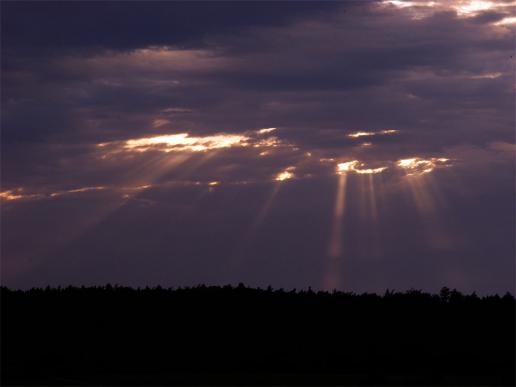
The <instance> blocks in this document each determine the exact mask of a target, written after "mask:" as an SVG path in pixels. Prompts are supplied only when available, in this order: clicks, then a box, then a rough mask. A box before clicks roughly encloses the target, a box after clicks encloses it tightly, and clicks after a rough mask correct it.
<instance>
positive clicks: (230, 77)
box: [1, 0, 516, 293]
mask: <svg viewBox="0 0 516 387" xmlns="http://www.w3.org/2000/svg"><path fill="white" fill-rule="evenodd" d="M1 7H2V13H1V18H2V20H1V22H2V23H1V26H2V42H1V43H2V48H1V50H2V52H1V54H2V55H1V56H2V58H1V61H2V62H1V65H2V79H1V86H2V88H1V93H2V95H1V97H2V104H1V109H2V111H1V113H2V116H1V129H2V130H1V136H2V137H1V151H2V152H1V167H2V171H1V172H2V175H1V184H2V185H1V191H2V192H1V196H2V209H1V222H2V223H1V253H2V254H1V264H2V272H1V276H2V283H3V284H4V285H7V286H11V287H21V288H26V287H31V286H45V285H47V284H50V285H58V284H60V285H68V284H74V285H83V284H84V285H92V284H105V283H107V282H110V283H118V284H124V285H133V286H145V285H157V284H161V285H162V286H185V285H197V284H200V283H206V284H227V283H232V284H235V283H238V282H244V283H245V284H247V285H250V286H262V287H264V286H268V285H271V286H273V287H276V288H279V287H283V288H286V289H291V288H298V289H299V288H307V287H308V286H311V287H312V288H315V289H333V288H338V289H341V290H346V291H355V292H363V291H371V292H372V291H374V292H383V291H384V290H385V289H387V288H389V289H397V290H405V289H409V288H417V289H423V290H427V291H437V290H438V289H440V287H442V286H448V287H452V288H453V287H455V288H457V289H459V290H462V291H466V292H471V291H477V292H479V293H493V292H498V293H503V292H506V291H510V292H514V279H515V263H514V254H515V240H514V235H515V226H514V214H515V203H514V196H515V195H514V194H515V178H514V176H515V150H516V146H515V132H514V130H515V109H514V106H515V105H514V103H515V98H514V85H515V78H514V74H515V72H514V68H515V67H514V66H515V65H514V58H513V56H514V51H515V35H514V34H515V25H516V17H515V15H516V2H515V1H513V0H498V1H470V0H463V1H462V0H449V1H442V2H441V1H436V2H431V1H419V0H411V1H405V0H399V1H394V0H392V1H342V2H317V3H312V2H270V3H266V2H260V3H254V2H243V1H242V2H230V3H229V2H228V3H226V2H209V3H203V2H190V3H181V2H106V3H103V2H89V1H87V2H64V3H52V2H2V4H1Z"/></svg>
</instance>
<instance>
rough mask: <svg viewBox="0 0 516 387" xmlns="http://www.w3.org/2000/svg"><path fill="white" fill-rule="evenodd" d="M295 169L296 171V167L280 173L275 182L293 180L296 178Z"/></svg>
mask: <svg viewBox="0 0 516 387" xmlns="http://www.w3.org/2000/svg"><path fill="white" fill-rule="evenodd" d="M295 169H296V168H295V167H288V168H287V169H285V170H284V171H281V172H280V173H278V174H277V175H276V177H275V178H274V180H276V181H284V180H289V179H293V178H294V176H295V175H294V172H293V171H294V170H295Z"/></svg>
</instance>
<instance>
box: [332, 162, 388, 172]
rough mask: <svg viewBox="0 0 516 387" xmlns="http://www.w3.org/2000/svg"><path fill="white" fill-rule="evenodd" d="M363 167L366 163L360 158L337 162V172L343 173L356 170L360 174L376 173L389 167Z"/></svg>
mask: <svg viewBox="0 0 516 387" xmlns="http://www.w3.org/2000/svg"><path fill="white" fill-rule="evenodd" d="M361 167H364V163H361V162H360V161H358V160H352V161H347V162H345V163H339V164H337V174H343V173H346V172H355V173H358V174H360V175H363V174H375V173H381V172H383V171H385V170H386V169H387V168H388V167H378V168H361Z"/></svg>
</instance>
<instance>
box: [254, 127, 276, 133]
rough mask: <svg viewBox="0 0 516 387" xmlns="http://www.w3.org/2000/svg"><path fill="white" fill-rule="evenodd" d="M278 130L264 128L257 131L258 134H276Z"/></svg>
mask: <svg viewBox="0 0 516 387" xmlns="http://www.w3.org/2000/svg"><path fill="white" fill-rule="evenodd" d="M276 129H277V128H263V129H260V130H258V131H257V133H258V134H267V133H270V132H274V131H275V130H276Z"/></svg>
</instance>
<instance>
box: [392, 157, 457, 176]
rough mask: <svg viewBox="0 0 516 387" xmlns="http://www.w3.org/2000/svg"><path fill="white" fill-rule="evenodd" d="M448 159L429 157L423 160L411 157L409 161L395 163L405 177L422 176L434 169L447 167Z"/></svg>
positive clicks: (403, 160) (402, 160)
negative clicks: (405, 174) (404, 172)
mask: <svg viewBox="0 0 516 387" xmlns="http://www.w3.org/2000/svg"><path fill="white" fill-rule="evenodd" d="M449 161H450V160H449V159H447V158H445V157H431V158H429V159H423V158H421V157H412V158H409V159H401V160H398V162H397V163H396V164H397V165H398V167H400V168H402V169H404V170H405V171H406V173H407V175H409V176H410V175H422V174H424V173H430V172H432V171H433V170H434V169H435V168H437V167H441V166H449V165H450V164H449Z"/></svg>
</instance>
